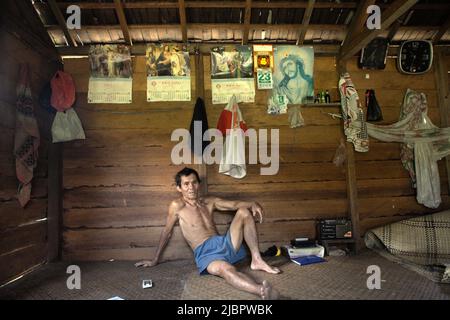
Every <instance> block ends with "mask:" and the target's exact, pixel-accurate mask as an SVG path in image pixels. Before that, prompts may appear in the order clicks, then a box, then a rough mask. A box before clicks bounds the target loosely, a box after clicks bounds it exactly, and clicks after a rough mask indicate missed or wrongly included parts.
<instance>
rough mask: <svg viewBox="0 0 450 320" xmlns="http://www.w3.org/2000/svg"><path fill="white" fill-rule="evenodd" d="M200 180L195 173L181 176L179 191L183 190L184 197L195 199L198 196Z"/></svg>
mask: <svg viewBox="0 0 450 320" xmlns="http://www.w3.org/2000/svg"><path fill="white" fill-rule="evenodd" d="M199 186H200V184H199V182H198V180H197V177H196V176H195V174H193V173H191V174H190V175H188V176H181V187H178V186H177V190H178V192H181V194H182V195H183V198H185V199H189V200H195V199H197V197H198V189H199Z"/></svg>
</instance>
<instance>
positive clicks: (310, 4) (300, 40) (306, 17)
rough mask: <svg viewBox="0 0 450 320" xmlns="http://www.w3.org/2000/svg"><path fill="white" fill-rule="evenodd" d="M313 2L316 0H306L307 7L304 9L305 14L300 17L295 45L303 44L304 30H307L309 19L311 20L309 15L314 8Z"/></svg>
mask: <svg viewBox="0 0 450 320" xmlns="http://www.w3.org/2000/svg"><path fill="white" fill-rule="evenodd" d="M315 3H316V0H308V7H307V8H306V9H305V14H304V15H303V19H302V27H301V28H300V30H299V33H298V38H297V45H299V44H303V41H305V36H306V31H307V30H308V26H309V21H310V20H311V15H312V12H313V10H314V4H315Z"/></svg>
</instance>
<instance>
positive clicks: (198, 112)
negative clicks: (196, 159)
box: [189, 98, 210, 156]
mask: <svg viewBox="0 0 450 320" xmlns="http://www.w3.org/2000/svg"><path fill="white" fill-rule="evenodd" d="M195 122H197V124H196V125H197V128H198V129H197V130H195ZM200 124H201V130H199V126H200ZM208 128H209V127H208V117H207V115H206V109H205V103H204V102H203V100H202V98H197V102H196V103H195V107H194V114H193V115H192V120H191V128H190V130H189V132H190V133H191V150H192V151H193V152H194V153H196V154H197V155H200V156H201V155H202V154H203V151H204V150H205V148H206V146H207V145H208V144H209V143H210V141H204V140H203V136H204V134H205V132H206V130H208ZM205 138H206V137H205ZM195 141H197V145H198V146H201V150H195Z"/></svg>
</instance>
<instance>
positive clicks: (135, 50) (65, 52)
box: [57, 42, 339, 57]
mask: <svg viewBox="0 0 450 320" xmlns="http://www.w3.org/2000/svg"><path fill="white" fill-rule="evenodd" d="M236 43H237V42H236ZM218 45H223V43H220V42H214V43H202V44H196V45H194V44H190V45H188V50H189V51H190V52H191V54H192V53H193V52H194V50H195V48H197V47H198V48H199V50H200V52H201V53H202V54H210V53H211V48H213V47H217V46H218ZM89 48H90V46H89V45H86V46H79V47H77V48H71V47H59V48H57V49H58V52H59V54H60V55H61V56H88V54H89ZM145 49H146V45H144V44H135V45H133V46H132V47H131V54H132V55H134V56H145ZM338 52H339V45H333V44H330V45H328V44H326V45H320V44H319V45H314V54H315V55H316V56H322V57H324V56H327V57H331V56H336V55H337V54H338Z"/></svg>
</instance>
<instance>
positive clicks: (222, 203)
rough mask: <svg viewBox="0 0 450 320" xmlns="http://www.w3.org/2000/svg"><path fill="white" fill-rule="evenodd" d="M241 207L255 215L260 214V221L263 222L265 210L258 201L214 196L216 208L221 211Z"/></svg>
mask: <svg viewBox="0 0 450 320" xmlns="http://www.w3.org/2000/svg"><path fill="white" fill-rule="evenodd" d="M241 208H245V209H249V210H250V211H251V213H252V214H253V216H254V217H255V216H256V215H259V222H261V223H262V216H263V213H264V210H263V208H262V207H261V205H260V204H259V203H258V202H256V201H237V200H225V199H221V198H214V209H217V210H219V211H235V210H238V209H241Z"/></svg>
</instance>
